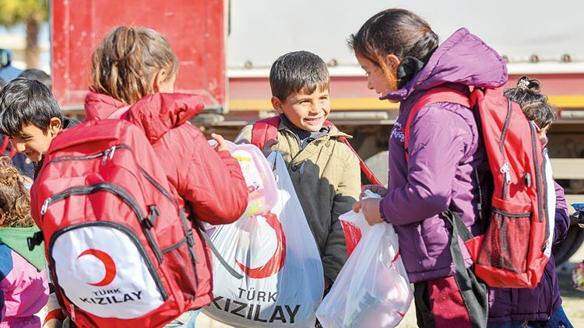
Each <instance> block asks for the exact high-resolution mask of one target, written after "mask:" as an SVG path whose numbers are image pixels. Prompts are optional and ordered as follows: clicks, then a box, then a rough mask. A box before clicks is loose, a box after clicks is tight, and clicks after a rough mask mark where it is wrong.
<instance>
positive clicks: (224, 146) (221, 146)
mask: <svg viewBox="0 0 584 328" xmlns="http://www.w3.org/2000/svg"><path fill="white" fill-rule="evenodd" d="M211 137H212V138H213V139H215V141H217V146H215V150H217V151H227V150H229V149H228V148H227V144H226V143H225V139H223V136H221V135H220V134H216V133H211Z"/></svg>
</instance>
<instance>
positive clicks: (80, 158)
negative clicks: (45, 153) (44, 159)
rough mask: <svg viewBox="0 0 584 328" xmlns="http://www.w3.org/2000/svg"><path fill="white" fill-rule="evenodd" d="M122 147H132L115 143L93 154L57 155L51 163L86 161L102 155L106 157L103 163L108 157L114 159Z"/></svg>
mask: <svg viewBox="0 0 584 328" xmlns="http://www.w3.org/2000/svg"><path fill="white" fill-rule="evenodd" d="M118 148H121V149H130V147H128V146H127V145H124V144H119V145H113V146H111V147H109V148H108V149H106V150H104V151H100V152H99V153H95V154H91V155H86V156H63V157H57V158H53V159H52V160H51V161H50V162H49V164H51V163H58V162H64V161H85V160H91V159H96V158H100V157H104V160H103V163H105V161H106V160H107V159H112V157H113V156H114V153H115V151H116V149H118Z"/></svg>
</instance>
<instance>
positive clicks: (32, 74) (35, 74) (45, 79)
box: [18, 68, 53, 90]
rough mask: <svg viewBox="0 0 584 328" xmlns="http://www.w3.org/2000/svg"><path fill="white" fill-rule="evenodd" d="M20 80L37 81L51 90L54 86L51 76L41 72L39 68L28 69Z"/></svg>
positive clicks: (21, 75)
mask: <svg viewBox="0 0 584 328" xmlns="http://www.w3.org/2000/svg"><path fill="white" fill-rule="evenodd" d="M18 78H23V79H28V80H36V81H39V82H41V83H42V84H44V85H45V86H46V87H47V88H49V90H50V89H51V88H52V86H53V82H52V80H51V76H50V75H49V74H47V73H45V71H43V70H40V69H38V68H27V69H25V70H24V71H22V73H20V75H18Z"/></svg>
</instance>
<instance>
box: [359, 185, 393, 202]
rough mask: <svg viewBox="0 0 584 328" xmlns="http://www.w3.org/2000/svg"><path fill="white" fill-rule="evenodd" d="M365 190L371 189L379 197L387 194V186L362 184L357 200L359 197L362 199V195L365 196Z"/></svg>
mask: <svg viewBox="0 0 584 328" xmlns="http://www.w3.org/2000/svg"><path fill="white" fill-rule="evenodd" d="M365 190H371V191H372V192H374V193H376V194H378V195H379V196H381V197H385V195H387V188H385V187H384V186H379V185H364V186H363V187H362V188H361V194H360V195H359V200H361V199H363V197H365Z"/></svg>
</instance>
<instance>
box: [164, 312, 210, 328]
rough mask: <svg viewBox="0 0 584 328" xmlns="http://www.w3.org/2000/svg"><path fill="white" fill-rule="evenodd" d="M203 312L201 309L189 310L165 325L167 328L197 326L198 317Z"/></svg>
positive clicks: (190, 327) (191, 327)
mask: <svg viewBox="0 0 584 328" xmlns="http://www.w3.org/2000/svg"><path fill="white" fill-rule="evenodd" d="M199 313H201V310H193V311H187V312H185V313H183V314H181V315H180V317H178V318H176V319H174V320H173V321H171V322H170V323H169V324H167V325H166V326H164V327H165V328H179V327H181V328H195V324H196V323H197V317H198V316H199Z"/></svg>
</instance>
